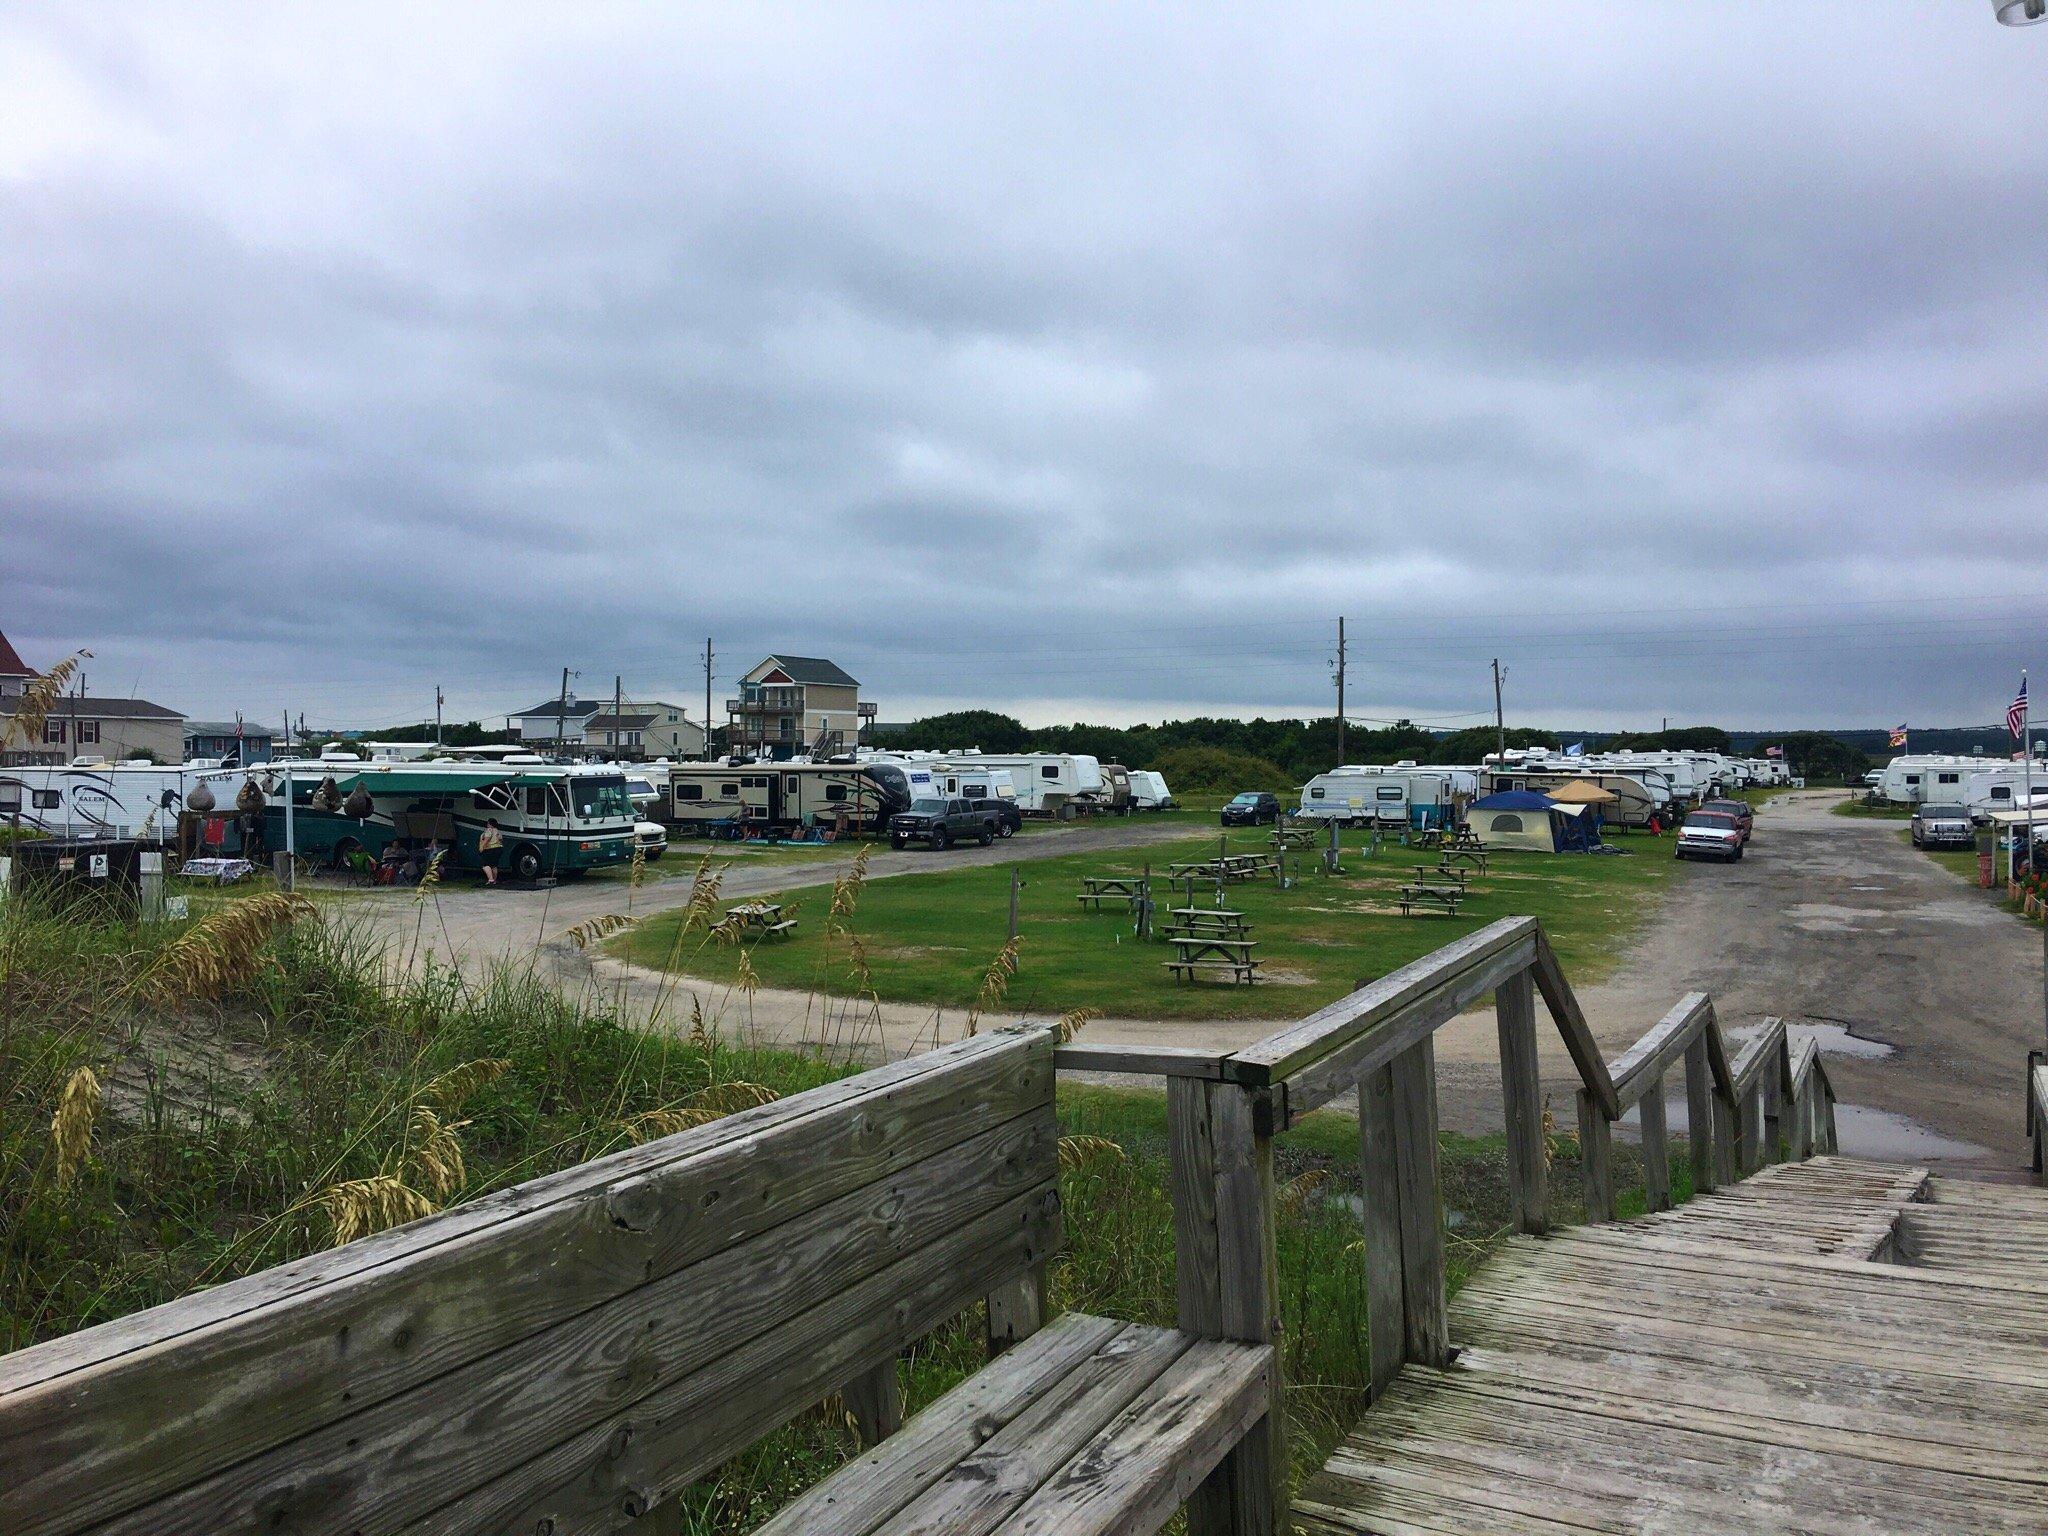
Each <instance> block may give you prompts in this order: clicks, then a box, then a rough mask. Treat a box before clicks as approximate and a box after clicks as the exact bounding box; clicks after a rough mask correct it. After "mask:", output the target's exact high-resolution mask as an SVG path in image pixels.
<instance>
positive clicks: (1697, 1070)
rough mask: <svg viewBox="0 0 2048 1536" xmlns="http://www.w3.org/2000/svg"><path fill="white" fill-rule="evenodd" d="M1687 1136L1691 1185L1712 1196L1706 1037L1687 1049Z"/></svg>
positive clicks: (1711, 1083)
mask: <svg viewBox="0 0 2048 1536" xmlns="http://www.w3.org/2000/svg"><path fill="white" fill-rule="evenodd" d="M1685 1139H1686V1142H1687V1144H1688V1146H1689V1148H1690V1150H1691V1152H1692V1188H1693V1193H1694V1194H1696V1195H1710V1194H1712V1193H1713V1192H1714V1190H1715V1188H1716V1185H1715V1181H1714V1081H1713V1074H1712V1071H1711V1069H1710V1067H1709V1065H1708V1062H1707V1037H1706V1035H1705V1034H1704V1033H1701V1034H1699V1035H1696V1036H1694V1037H1693V1040H1692V1043H1691V1044H1689V1045H1688V1046H1686V1048H1685Z"/></svg>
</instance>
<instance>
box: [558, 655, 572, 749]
mask: <svg viewBox="0 0 2048 1536" xmlns="http://www.w3.org/2000/svg"><path fill="white" fill-rule="evenodd" d="M568 737H569V669H568V668H567V667H564V668H562V698H561V702H560V704H558V705H557V706H556V708H555V751H556V752H557V753H561V752H563V751H564V750H566V749H567V746H568Z"/></svg>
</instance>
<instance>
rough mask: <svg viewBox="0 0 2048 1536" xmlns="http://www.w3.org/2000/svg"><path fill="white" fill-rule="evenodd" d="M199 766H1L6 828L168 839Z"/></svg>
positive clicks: (1, 815) (0, 810) (0, 813)
mask: <svg viewBox="0 0 2048 1536" xmlns="http://www.w3.org/2000/svg"><path fill="white" fill-rule="evenodd" d="M199 772H200V770H199V768H198V767H197V765H181V766H178V767H172V768H166V767H161V766H159V765H157V764H155V763H75V764H72V765H71V766H69V767H64V768H0V826H6V827H29V828H33V829H34V830H36V831H38V832H44V833H47V834H49V835H50V836H52V837H67V838H103V837H119V838H141V839H143V840H144V841H147V842H157V843H168V842H170V841H171V840H172V839H173V838H174V837H175V836H176V835H177V828H178V812H180V811H181V810H183V809H184V808H185V792H186V788H187V786H188V785H189V784H191V783H192V782H194V781H195V780H196V779H197V777H198V774H199Z"/></svg>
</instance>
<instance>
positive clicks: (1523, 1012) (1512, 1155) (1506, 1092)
mask: <svg viewBox="0 0 2048 1536" xmlns="http://www.w3.org/2000/svg"><path fill="white" fill-rule="evenodd" d="M1493 1010H1494V1020H1495V1024H1496V1026H1497V1028H1498V1032H1499V1035H1500V1082H1501V1105H1502V1109H1503V1113H1504V1118H1505V1120H1506V1122H1507V1139H1508V1197H1509V1199H1510V1200H1511V1201H1512V1203H1513V1207H1514V1222H1515V1229H1516V1230H1517V1231H1519V1232H1541V1231H1543V1230H1544V1229H1545V1228H1546V1227H1547V1226H1548V1225H1549V1224H1550V1190H1549V1165H1550V1158H1549V1156H1548V1153H1549V1149H1548V1148H1547V1147H1545V1146H1544V1144H1543V1078H1542V1067H1541V1063H1540V1061H1539V1059H1538V1056H1537V1050H1536V983H1535V982H1534V981H1533V980H1532V979H1531V978H1530V976H1529V973H1528V972H1527V971H1526V970H1523V971H1517V972H1515V974H1513V975H1512V976H1509V977H1507V978H1505V979H1504V980H1503V981H1502V982H1501V984H1500V986H1499V988H1498V989H1497V990H1496V991H1495V992H1494V995H1493Z"/></svg>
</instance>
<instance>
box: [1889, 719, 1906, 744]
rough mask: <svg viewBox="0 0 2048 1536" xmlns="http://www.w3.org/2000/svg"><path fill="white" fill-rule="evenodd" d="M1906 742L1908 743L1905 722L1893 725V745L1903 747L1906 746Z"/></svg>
mask: <svg viewBox="0 0 2048 1536" xmlns="http://www.w3.org/2000/svg"><path fill="white" fill-rule="evenodd" d="M1905 744H1906V727H1905V725H1904V724H1903V723H1901V724H1899V725H1895V726H1893V727H1892V745H1893V746H1895V747H1903V746H1904V745H1905Z"/></svg>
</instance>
